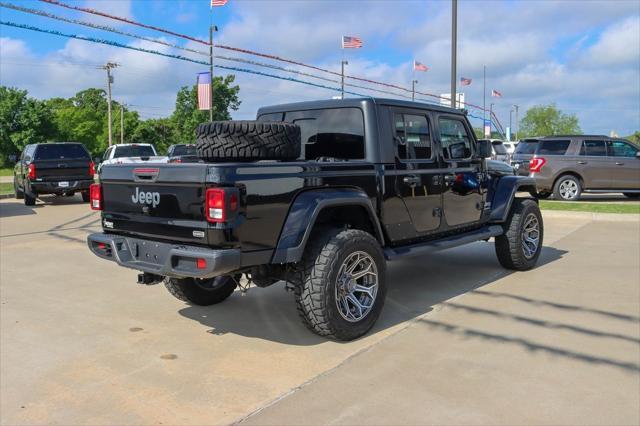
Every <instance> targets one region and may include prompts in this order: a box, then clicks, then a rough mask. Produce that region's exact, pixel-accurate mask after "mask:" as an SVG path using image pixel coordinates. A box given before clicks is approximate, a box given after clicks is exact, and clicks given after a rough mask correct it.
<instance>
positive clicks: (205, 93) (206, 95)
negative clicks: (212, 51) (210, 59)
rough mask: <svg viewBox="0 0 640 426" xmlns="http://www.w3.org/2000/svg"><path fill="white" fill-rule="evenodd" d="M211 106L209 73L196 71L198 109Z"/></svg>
mask: <svg viewBox="0 0 640 426" xmlns="http://www.w3.org/2000/svg"><path fill="white" fill-rule="evenodd" d="M209 108H211V73H208V72H201V73H198V109H200V110H202V109H207V110H208V109H209Z"/></svg>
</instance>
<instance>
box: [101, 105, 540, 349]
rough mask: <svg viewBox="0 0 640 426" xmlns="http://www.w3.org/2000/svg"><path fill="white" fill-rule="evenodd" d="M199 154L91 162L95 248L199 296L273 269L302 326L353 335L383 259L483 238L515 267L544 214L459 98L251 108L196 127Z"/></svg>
mask: <svg viewBox="0 0 640 426" xmlns="http://www.w3.org/2000/svg"><path fill="white" fill-rule="evenodd" d="M196 134H197V143H196V146H197V153H198V156H199V157H200V158H201V159H202V160H203V162H201V163H178V164H171V163H169V164H166V163H163V164H153V163H150V162H145V163H144V164H142V163H140V164H120V165H106V166H105V167H104V168H103V169H102V171H101V176H100V184H96V185H94V186H93V187H92V189H91V206H92V208H93V209H95V210H101V212H102V213H101V214H102V225H103V229H104V232H103V233H96V234H92V235H90V236H89V237H88V245H89V247H90V249H91V250H92V251H93V253H95V254H96V255H97V256H99V257H101V258H104V259H107V260H111V261H115V262H117V263H118V264H119V265H121V266H125V267H128V268H132V269H136V270H139V271H142V273H141V274H139V276H138V282H140V283H143V284H155V283H158V282H161V281H164V283H165V285H166V287H167V288H168V290H169V291H170V292H171V294H173V295H174V296H175V297H177V298H179V299H181V300H184V301H186V302H188V303H192V304H197V305H211V304H214V303H218V302H221V301H223V300H224V299H226V298H227V297H229V296H230V295H231V294H232V293H233V291H234V289H235V288H236V287H237V286H238V285H240V284H239V283H240V277H241V276H242V274H244V275H245V277H246V279H245V280H242V283H244V284H243V285H246V283H247V281H248V282H249V283H253V284H255V285H256V286H258V287H266V286H269V285H271V284H274V283H276V282H278V281H281V280H283V281H286V282H287V288H290V289H292V290H293V292H294V294H295V299H296V303H297V307H298V312H299V314H300V316H301V318H302V320H303V322H304V324H305V325H306V326H307V327H308V328H309V329H311V330H312V331H313V332H315V333H317V334H319V335H322V336H327V337H331V338H335V339H339V340H350V339H354V338H357V337H359V336H361V335H363V334H364V333H366V332H367V331H368V330H369V329H370V328H371V327H372V325H373V324H374V322H375V321H376V319H377V318H378V316H379V315H380V312H381V310H382V306H383V304H384V300H385V294H386V290H387V286H386V279H385V262H386V261H393V260H395V259H398V258H401V257H403V256H416V255H428V254H429V253H430V252H432V251H434V250H442V249H446V248H450V247H455V246H459V245H461V244H466V243H470V242H474V241H479V240H488V239H490V238H491V237H495V249H496V253H497V257H498V260H499V262H500V263H501V264H502V265H503V266H504V267H506V268H509V269H515V270H527V269H530V268H532V267H533V266H534V265H535V263H536V261H537V259H538V256H539V255H540V250H541V247H542V239H543V223H542V217H541V215H540V210H539V209H538V205H537V203H536V201H535V200H534V199H531V198H516V192H518V191H525V192H528V191H533V190H535V182H534V181H533V179H530V178H528V177H521V176H515V175H514V173H513V170H512V169H511V168H510V167H505V166H506V165H503V166H502V167H497V168H495V169H494V168H493V167H490V166H489V161H488V160H486V158H487V157H489V156H490V155H491V145H490V143H488V142H478V141H477V140H476V138H475V136H474V133H473V130H472V128H471V126H470V124H469V122H468V120H467V118H466V115H465V113H464V112H463V111H459V110H455V109H450V108H445V107H439V106H433V105H427V104H421V103H414V102H406V101H399V100H390V99H374V98H367V99H345V100H327V101H316V102H305V103H295V104H288V105H279V106H272V107H267V108H262V109H260V110H259V111H258V117H257V120H256V121H237V122H233V121H231V122H214V123H205V124H202V125H200V126H199V127H198V129H197V131H196Z"/></svg>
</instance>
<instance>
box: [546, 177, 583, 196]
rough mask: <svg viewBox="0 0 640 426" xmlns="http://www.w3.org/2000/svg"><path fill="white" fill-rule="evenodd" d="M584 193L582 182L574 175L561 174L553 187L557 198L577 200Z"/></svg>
mask: <svg viewBox="0 0 640 426" xmlns="http://www.w3.org/2000/svg"><path fill="white" fill-rule="evenodd" d="M580 194H582V183H581V182H580V179H578V178H577V177H575V176H573V175H564V176H560V178H558V180H557V181H556V184H555V186H554V189H553V196H554V198H555V199H556V200H563V201H576V200H578V199H579V198H580Z"/></svg>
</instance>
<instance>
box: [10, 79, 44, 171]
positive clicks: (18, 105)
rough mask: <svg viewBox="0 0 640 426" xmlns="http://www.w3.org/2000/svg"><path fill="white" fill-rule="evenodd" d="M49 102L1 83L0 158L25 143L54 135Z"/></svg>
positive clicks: (12, 152)
mask: <svg viewBox="0 0 640 426" xmlns="http://www.w3.org/2000/svg"><path fill="white" fill-rule="evenodd" d="M50 117H51V111H50V109H49V108H48V107H47V105H46V103H44V102H42V101H39V100H37V99H33V98H29V97H28V96H27V91H26V90H18V89H15V88H11V87H5V86H0V162H2V163H3V164H4V163H6V162H7V157H8V156H9V155H12V154H18V153H20V151H22V149H23V148H24V147H25V145H28V144H31V143H41V142H46V141H47V140H49V139H51V138H53V137H54V135H55V126H54V125H53V123H52V122H51V119H50Z"/></svg>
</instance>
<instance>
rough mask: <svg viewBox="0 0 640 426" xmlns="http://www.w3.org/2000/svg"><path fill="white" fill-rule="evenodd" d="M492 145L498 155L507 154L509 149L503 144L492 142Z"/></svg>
mask: <svg viewBox="0 0 640 426" xmlns="http://www.w3.org/2000/svg"><path fill="white" fill-rule="evenodd" d="M491 145H493V150H494V151H495V152H496V154H506V153H507V148H505V147H504V145H503V144H502V142H492V143H491Z"/></svg>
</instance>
